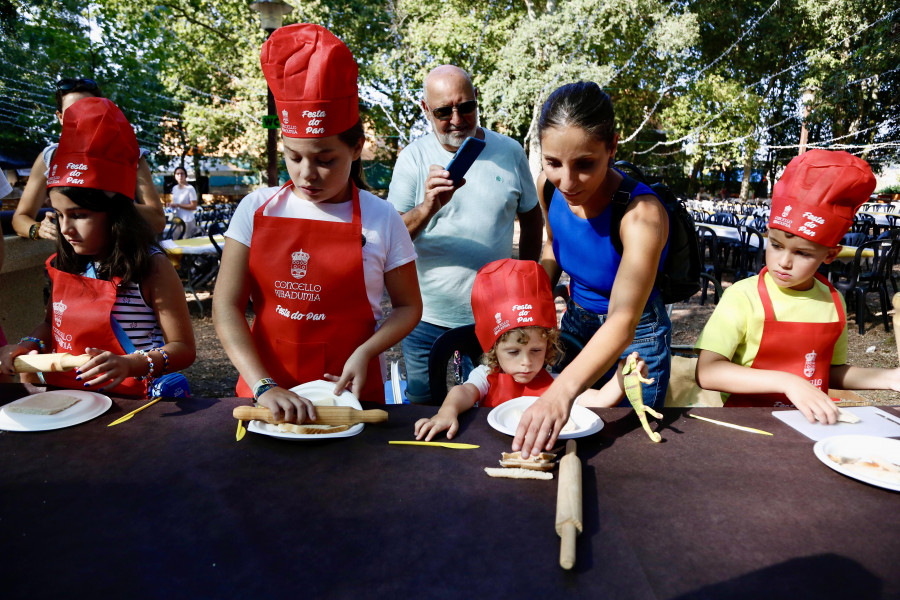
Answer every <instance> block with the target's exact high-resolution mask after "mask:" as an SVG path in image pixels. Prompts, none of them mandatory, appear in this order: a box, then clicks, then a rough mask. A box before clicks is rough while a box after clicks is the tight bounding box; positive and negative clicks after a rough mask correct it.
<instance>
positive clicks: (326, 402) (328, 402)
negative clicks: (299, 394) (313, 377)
mask: <svg viewBox="0 0 900 600" xmlns="http://www.w3.org/2000/svg"><path fill="white" fill-rule="evenodd" d="M310 402H312V404H313V406H337V398H335V397H334V396H329V397H328V398H319V399H318V400H310Z"/></svg>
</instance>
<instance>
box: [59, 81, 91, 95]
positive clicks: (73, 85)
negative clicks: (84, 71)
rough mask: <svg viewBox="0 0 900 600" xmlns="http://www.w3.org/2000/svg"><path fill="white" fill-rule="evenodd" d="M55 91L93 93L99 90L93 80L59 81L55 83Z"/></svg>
mask: <svg viewBox="0 0 900 600" xmlns="http://www.w3.org/2000/svg"><path fill="white" fill-rule="evenodd" d="M56 89H57V90H59V91H60V92H65V93H68V92H94V91H97V90H98V89H100V86H98V85H97V82H96V81H94V80H93V79H68V78H67V79H60V80H59V81H57V82H56Z"/></svg>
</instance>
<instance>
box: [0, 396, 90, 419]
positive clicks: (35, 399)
mask: <svg viewBox="0 0 900 600" xmlns="http://www.w3.org/2000/svg"><path fill="white" fill-rule="evenodd" d="M78 402H81V398H76V397H75V396H69V395H68V394H62V393H59V392H44V393H43V394H36V395H34V396H31V397H30V398H27V399H25V400H23V401H21V402H17V403H16V404H10V405H8V406H7V407H6V412H11V413H21V414H26V415H45V416H46V415H55V414H56V413H58V412H62V411H64V410H66V409H67V408H69V407H70V406H73V405H74V404H76V403H78Z"/></svg>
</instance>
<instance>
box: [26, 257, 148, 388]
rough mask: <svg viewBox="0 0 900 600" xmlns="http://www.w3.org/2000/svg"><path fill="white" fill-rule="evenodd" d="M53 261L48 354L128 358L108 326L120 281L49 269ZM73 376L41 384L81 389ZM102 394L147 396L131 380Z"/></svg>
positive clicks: (67, 374)
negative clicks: (94, 352)
mask: <svg viewBox="0 0 900 600" xmlns="http://www.w3.org/2000/svg"><path fill="white" fill-rule="evenodd" d="M55 258H56V255H55V254H54V255H53V256H51V257H50V258H48V259H47V272H48V274H49V275H50V281H51V282H52V283H53V297H52V299H51V302H52V303H53V307H52V308H53V322H52V323H51V325H52V328H53V342H52V346H51V349H50V351H51V352H70V353H72V354H82V353H83V352H84V349H85V348H100V349H101V350H108V351H110V352H112V353H113V354H121V355H124V354H128V353H127V352H125V350H124V348H122V344H120V343H119V340H117V339H116V334H115V333H114V332H113V329H112V326H111V325H110V318H111V316H112V309H113V305H115V303H116V288H118V286H119V283H121V281H122V279H121V278H120V277H114V278H113V279H112V281H104V280H102V279H93V278H91V277H83V276H81V275H73V274H72V273H65V272H63V271H60V270H59V269H57V268H55V267H53V265H52V264H51V263H52V261H53V259H55ZM75 375H76V373H75V371H74V370H72V371H63V372H60V373H44V380H45V381H46V382H47V383H48V384H50V385H56V386H59V387H65V388H69V389H78V390H83V389H85V387H84V383H83V382H81V381H77V380H76V379H75ZM103 390H104V392H107V393H111V394H116V395H125V396H146V395H147V385H146V383H145V382H144V381H142V380H137V379H135V378H134V377H129V378H127V379H126V380H125V381H123V382H122V383H120V384H119V385H117V386H116V387H114V388H109V389H107V388H103ZM88 391H90V390H88Z"/></svg>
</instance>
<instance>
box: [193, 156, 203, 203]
mask: <svg viewBox="0 0 900 600" xmlns="http://www.w3.org/2000/svg"><path fill="white" fill-rule="evenodd" d="M193 158H194V181H196V182H197V184H196V185H197V198H198V199H201V198H202V196H201V194H200V192H201V191H202V190H201V189H200V187H199V186H200V176H201V174H200V148H199V146H194V156H193ZM202 203H203V201H202V200H200V202H199V204H202Z"/></svg>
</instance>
